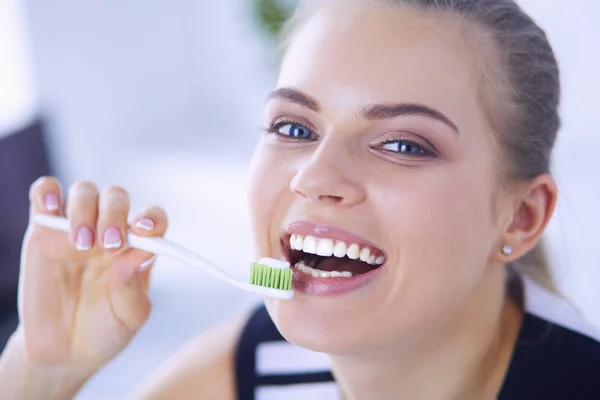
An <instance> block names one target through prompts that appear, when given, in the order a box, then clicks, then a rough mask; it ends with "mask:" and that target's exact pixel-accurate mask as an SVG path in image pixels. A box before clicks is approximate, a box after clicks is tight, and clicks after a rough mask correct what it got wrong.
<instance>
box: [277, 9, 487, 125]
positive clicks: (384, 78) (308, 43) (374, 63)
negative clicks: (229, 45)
mask: <svg viewBox="0 0 600 400" xmlns="http://www.w3.org/2000/svg"><path fill="white" fill-rule="evenodd" d="M467 51H468V50H467V46H466V45H464V43H463V41H462V39H461V36H460V34H459V30H458V29H457V26H456V23H455V22H452V19H450V18H448V17H446V18H444V17H442V16H441V15H439V16H432V15H427V16H426V15H422V14H419V13H418V12H416V11H414V10H409V9H404V8H399V7H396V8H394V9H392V8H384V7H374V6H368V7H367V6H364V5H350V4H344V5H340V4H337V5H332V6H328V7H323V8H321V9H319V10H318V11H317V12H316V13H315V14H314V15H313V16H312V17H311V18H310V19H309V20H308V21H307V22H306V23H305V24H304V25H303V26H302V27H301V28H300V30H299V31H298V32H297V34H296V36H295V37H294V38H293V40H292V43H291V45H290V47H289V49H288V52H287V54H286V57H285V59H284V61H283V64H282V69H281V73H280V77H279V82H278V86H279V87H294V88H298V89H300V90H303V91H305V92H307V93H308V94H310V95H312V96H314V97H315V98H316V99H317V100H318V101H319V102H321V103H322V104H323V108H324V109H327V108H328V106H330V107H335V108H336V109H337V110H338V111H342V109H346V110H347V111H349V112H354V111H355V110H356V109H357V108H360V107H362V106H364V104H367V103H369V104H371V103H398V102H411V103H422V104H425V105H428V106H431V107H435V108H438V109H440V110H441V111H442V112H444V113H448V114H450V115H451V116H453V118H456V119H457V120H459V121H460V120H462V119H464V118H466V117H468V116H469V115H471V116H472V114H473V112H475V111H478V102H477V87H476V81H475V79H474V73H473V68H472V67H473V65H472V62H470V61H469V60H471V58H469V57H468V55H467Z"/></svg>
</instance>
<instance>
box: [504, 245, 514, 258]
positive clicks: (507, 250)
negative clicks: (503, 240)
mask: <svg viewBox="0 0 600 400" xmlns="http://www.w3.org/2000/svg"><path fill="white" fill-rule="evenodd" d="M512 252H513V249H512V247H510V246H509V245H507V244H505V245H504V246H502V254H504V255H505V256H510V255H511V254H512Z"/></svg>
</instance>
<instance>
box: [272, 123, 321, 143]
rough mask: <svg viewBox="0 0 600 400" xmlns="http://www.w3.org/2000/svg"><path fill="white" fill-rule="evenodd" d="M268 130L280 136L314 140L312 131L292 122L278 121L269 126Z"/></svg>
mask: <svg viewBox="0 0 600 400" xmlns="http://www.w3.org/2000/svg"><path fill="white" fill-rule="evenodd" d="M268 131H269V132H271V133H275V134H277V135H281V136H287V137H289V138H291V139H298V140H314V136H315V135H314V133H313V132H312V131H311V130H310V129H308V128H307V127H305V126H304V125H300V124H297V123H294V122H283V121H282V122H279V123H276V124H274V125H273V126H271V127H269V129H268Z"/></svg>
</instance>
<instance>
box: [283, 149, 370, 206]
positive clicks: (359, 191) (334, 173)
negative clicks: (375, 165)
mask: <svg viewBox="0 0 600 400" xmlns="http://www.w3.org/2000/svg"><path fill="white" fill-rule="evenodd" d="M358 164H359V163H358V162H353V157H352V155H351V154H350V153H349V152H348V151H345V150H344V148H343V146H342V145H340V144H339V143H335V142H326V141H322V142H321V143H320V144H319V147H318V148H317V149H316V150H315V151H314V152H313V153H312V154H310V156H308V157H306V159H304V160H303V161H301V162H299V167H298V169H297V172H296V175H295V176H294V178H293V179H292V181H291V182H290V190H291V191H292V192H293V193H294V194H296V195H297V196H300V197H302V198H304V199H306V200H309V201H311V202H317V203H321V204H329V205H340V206H352V205H356V204H360V203H362V202H363V201H364V200H365V198H366V192H365V189H364V186H363V184H362V183H361V180H360V176H359V175H360V174H357V173H356V171H354V170H353V169H354V168H356V165H358Z"/></svg>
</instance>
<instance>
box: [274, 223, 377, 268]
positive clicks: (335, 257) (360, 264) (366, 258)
mask: <svg viewBox="0 0 600 400" xmlns="http://www.w3.org/2000/svg"><path fill="white" fill-rule="evenodd" d="M282 241H283V243H282V245H283V246H282V247H283V250H284V254H285V256H286V258H287V260H288V261H289V262H290V264H291V265H292V267H293V268H294V269H295V270H298V271H300V272H302V273H304V274H307V275H310V276H312V277H313V278H352V277H353V276H358V275H362V274H366V273H367V272H370V271H373V270H375V269H377V268H379V267H381V266H382V265H383V264H385V261H386V258H385V255H384V253H383V252H382V251H381V250H379V249H377V248H375V247H374V246H371V245H367V244H362V243H347V242H346V241H343V240H340V239H336V238H332V237H315V236H311V235H306V236H304V235H300V234H291V235H290V234H286V235H284V237H283V238H282Z"/></svg>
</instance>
